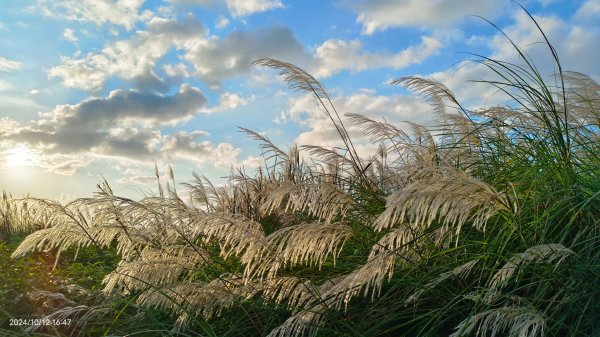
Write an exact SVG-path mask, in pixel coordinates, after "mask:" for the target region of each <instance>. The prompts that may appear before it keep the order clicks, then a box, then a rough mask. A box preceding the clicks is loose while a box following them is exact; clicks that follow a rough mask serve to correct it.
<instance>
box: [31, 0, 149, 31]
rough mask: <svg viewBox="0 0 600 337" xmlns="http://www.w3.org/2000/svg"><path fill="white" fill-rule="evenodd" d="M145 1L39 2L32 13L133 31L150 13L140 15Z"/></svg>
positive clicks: (84, 0)
mask: <svg viewBox="0 0 600 337" xmlns="http://www.w3.org/2000/svg"><path fill="white" fill-rule="evenodd" d="M143 3H144V0H60V1H56V0H38V2H37V5H36V6H34V7H33V8H31V10H32V11H36V12H41V13H42V14H44V15H46V16H49V17H56V18H59V19H64V20H70V21H82V22H91V23H94V24H96V25H98V26H100V25H103V24H112V25H117V26H122V27H124V28H125V29H127V30H131V29H132V28H133V27H134V26H135V24H136V22H137V21H140V20H144V19H147V18H148V17H149V16H150V15H151V14H150V12H147V11H146V12H144V13H141V14H140V13H138V10H139V9H140V7H141V6H142V4H143Z"/></svg>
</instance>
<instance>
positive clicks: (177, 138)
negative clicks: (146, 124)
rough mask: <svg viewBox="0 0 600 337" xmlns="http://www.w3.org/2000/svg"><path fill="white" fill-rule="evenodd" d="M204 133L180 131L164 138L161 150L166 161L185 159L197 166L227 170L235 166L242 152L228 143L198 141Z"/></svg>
mask: <svg viewBox="0 0 600 337" xmlns="http://www.w3.org/2000/svg"><path fill="white" fill-rule="evenodd" d="M206 135H207V133H206V132H204V131H194V132H185V131H180V132H178V133H175V134H172V135H170V136H168V137H166V138H165V142H164V146H163V147H162V148H161V151H162V153H163V154H164V156H165V158H166V159H167V160H170V161H172V160H174V159H187V160H190V161H192V162H195V163H197V164H199V165H205V164H207V163H211V164H212V165H213V166H214V167H220V168H228V167H230V166H231V165H236V164H237V157H238V155H239V154H240V153H241V152H242V150H241V149H239V148H235V147H234V146H233V145H231V144H229V143H219V144H214V143H213V142H210V141H198V140H197V138H199V137H204V136H206Z"/></svg>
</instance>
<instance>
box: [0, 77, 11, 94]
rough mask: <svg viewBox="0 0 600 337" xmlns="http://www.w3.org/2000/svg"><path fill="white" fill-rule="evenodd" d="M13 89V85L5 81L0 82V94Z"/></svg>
mask: <svg viewBox="0 0 600 337" xmlns="http://www.w3.org/2000/svg"><path fill="white" fill-rule="evenodd" d="M12 89H13V85H12V84H11V83H8V82H6V81H3V80H0V92H1V91H11V90H12Z"/></svg>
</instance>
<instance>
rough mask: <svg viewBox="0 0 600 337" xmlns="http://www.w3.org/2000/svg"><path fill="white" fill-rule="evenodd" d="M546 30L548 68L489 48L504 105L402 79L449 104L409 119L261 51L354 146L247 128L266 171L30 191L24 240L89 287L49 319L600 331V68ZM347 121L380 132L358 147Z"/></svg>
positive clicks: (441, 332) (187, 329)
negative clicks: (582, 64) (370, 147)
mask: <svg viewBox="0 0 600 337" xmlns="http://www.w3.org/2000/svg"><path fill="white" fill-rule="evenodd" d="M548 47H550V50H551V54H552V55H553V57H554V60H555V65H556V68H557V69H558V72H557V74H556V75H555V78H554V79H553V80H552V83H554V84H555V85H553V86H550V85H548V84H547V82H546V81H545V80H544V77H543V76H542V74H541V73H540V72H539V71H538V69H537V68H536V66H535V64H534V63H533V62H532V61H531V60H530V59H529V58H528V57H527V56H526V55H525V54H524V53H522V52H521V50H520V49H519V48H518V47H517V46H516V45H515V48H516V50H517V52H518V53H519V54H520V56H521V59H520V63H518V64H511V63H506V62H502V61H498V60H493V59H487V58H482V59H480V62H481V63H482V64H483V65H484V66H486V67H487V68H489V70H490V71H491V72H493V73H494V74H495V75H497V80H495V81H488V82H486V83H488V84H489V85H492V86H495V87H496V88H497V89H498V91H499V92H500V93H503V94H505V95H506V97H507V100H506V104H505V105H503V106H494V107H490V108H482V109H477V110H469V109H467V108H465V107H464V106H462V105H461V104H460V102H459V100H458V98H457V97H455V96H454V94H453V93H452V92H451V91H450V90H449V89H448V88H446V87H445V86H444V85H443V84H441V83H439V82H437V81H435V80H431V79H426V78H419V77H403V78H399V79H397V80H395V81H394V82H393V84H395V85H401V86H403V87H405V88H407V89H409V90H412V91H414V92H416V93H417V94H419V95H422V96H423V97H424V98H425V99H427V100H428V101H429V102H431V104H432V108H433V109H434V110H435V112H436V113H437V115H438V117H439V121H440V122H439V123H438V125H436V126H435V127H433V128H426V127H424V126H420V125H412V132H407V131H406V130H404V129H401V128H400V127H399V126H396V125H392V124H389V123H387V122H385V121H377V120H371V119H369V118H367V117H365V116H362V115H360V114H347V115H345V116H341V115H340V114H339V113H338V112H337V111H336V109H335V106H334V105H333V103H332V101H331V98H330V95H329V92H328V91H327V88H325V87H324V86H323V85H322V84H321V83H320V82H318V81H317V80H316V79H315V78H314V77H312V76H311V75H310V74H307V73H306V72H304V71H303V70H302V69H300V68H298V67H296V66H294V65H292V64H289V63H285V62H282V61H278V60H272V59H260V60H257V61H255V65H257V66H267V67H271V68H274V69H277V70H279V71H280V73H281V75H282V77H283V79H284V80H285V81H287V82H288V83H289V85H290V87H291V88H293V89H295V90H299V91H303V92H308V93H311V94H312V95H313V96H314V98H315V100H316V102H317V104H319V105H320V107H321V108H322V110H323V113H324V114H325V115H326V116H327V117H328V118H329V119H330V121H331V123H332V125H333V126H334V127H335V130H336V131H337V133H338V134H339V137H340V140H341V142H342V144H343V148H342V149H341V150H340V149H329V148H325V147H320V146H315V145H305V146H301V147H297V146H292V147H291V148H290V149H289V150H284V149H282V148H281V147H278V146H277V145H275V144H273V143H272V142H271V141H270V140H269V139H267V138H266V137H265V136H263V135H261V134H259V133H256V132H253V131H250V130H246V129H243V130H244V131H245V132H246V133H248V134H249V135H250V136H251V137H253V138H255V139H257V140H258V141H259V142H260V146H261V148H262V150H263V153H264V157H265V165H264V166H263V167H261V168H259V169H258V171H257V172H256V174H251V175H249V174H247V173H245V171H244V170H241V169H240V170H238V171H236V172H233V173H232V174H231V177H230V182H229V183H228V184H226V185H224V186H214V185H213V184H212V183H211V182H210V181H209V180H207V179H205V178H203V177H201V176H195V180H194V181H192V182H190V183H189V184H186V188H187V193H185V194H180V193H178V192H177V191H176V189H175V182H174V178H173V174H172V172H171V175H170V178H171V182H169V183H167V184H165V185H162V184H160V183H159V194H158V195H157V196H151V197H147V198H145V199H143V200H139V201H136V200H130V199H127V198H123V197H119V196H117V195H114V193H113V192H112V190H111V188H110V186H109V185H108V184H107V183H105V182H103V183H101V184H99V191H98V193H97V194H96V195H95V196H94V197H93V198H89V199H80V200H76V201H74V202H71V203H69V204H67V205H61V204H58V203H55V202H50V201H45V200H29V201H28V202H29V203H30V205H35V206H34V208H32V209H36V210H38V211H37V212H38V213H39V214H44V216H45V217H46V218H45V219H46V220H45V222H44V223H45V224H47V225H45V226H44V227H39V228H37V227H35V226H33V225H31V224H32V223H33V222H31V221H33V220H31V221H30V222H29V223H27V222H26V221H25V222H23V221H22V220H16V219H17V217H15V218H14V219H13V218H11V220H3V219H5V218H2V219H0V220H1V221H5V222H3V223H6V224H5V225H4V226H5V228H7V230H6V233H12V232H14V228H19V226H15V225H8V223H9V221H13V222H16V221H18V223H19V224H23V225H22V226H24V227H23V228H25V227H26V228H28V230H27V231H29V232H31V234H29V235H28V236H27V237H26V238H25V239H24V240H23V241H22V242H21V243H20V245H19V246H18V247H17V248H16V249H15V250H14V251H13V252H12V256H13V257H14V258H15V259H17V261H20V260H19V259H20V258H22V257H23V256H27V255H28V254H31V253H32V252H39V251H42V252H51V253H52V254H54V255H55V256H57V259H58V256H62V257H61V258H60V259H59V261H58V262H57V263H56V265H57V267H58V268H57V269H58V271H59V273H60V271H61V270H62V273H63V274H62V278H63V280H65V281H63V282H64V283H68V282H71V283H73V284H77V285H78V286H79V287H82V289H84V290H85V292H86V294H87V295H85V296H84V295H80V297H79V298H78V302H77V303H74V302H73V303H72V301H71V300H69V302H66V303H64V304H63V305H62V306H61V307H60V308H57V310H54V311H52V312H45V313H44V315H47V317H50V318H70V319H72V320H73V323H72V324H71V325H69V326H66V327H61V328H60V329H57V330H56V331H53V332H52V333H58V334H62V335H65V336H67V335H78V336H95V335H99V334H104V335H113V334H115V335H124V334H131V335H134V333H137V334H136V335H147V336H153V335H156V334H164V335H173V336H180V335H181V336H266V335H268V336H272V337H276V336H305V335H311V336H312V335H317V336H453V337H458V336H483V337H485V336H490V337H491V336H498V337H499V336H515V337H516V336H519V337H526V336H527V337H534V336H557V337H558V336H600V327H599V326H598V322H600V282H598V280H599V277H600V261H599V259H600V233H599V231H600V222H599V220H598V219H600V156H599V154H600V139H599V138H600V125H599V122H600V85H599V84H598V83H596V82H595V81H594V80H592V79H591V78H590V77H588V76H586V75H584V74H579V73H572V72H565V71H563V70H562V68H561V65H560V63H559V60H558V57H557V56H556V54H555V53H554V50H553V49H552V47H551V45H550V44H549V43H548ZM348 123H353V124H354V125H357V126H359V127H361V128H362V129H363V130H364V133H365V134H366V135H368V136H369V137H370V139H371V141H372V142H373V143H374V144H376V145H378V149H379V150H378V152H377V153H375V154H373V155H372V156H370V157H366V158H365V157H364V156H363V157H361V156H360V154H359V152H358V151H357V150H356V147H355V144H354V140H353V139H352V138H351V137H350V135H349V133H348V131H347V130H348V129H347V125H348ZM303 158H310V159H306V160H305V159H303ZM183 195H185V196H186V197H183ZM20 207H21V206H20ZM30 207H32V206H30ZM19 209H21V208H19ZM40 212H41V213H40ZM11 214H12V213H11ZM27 214H29V213H27ZM36 214H37V213H36ZM6 219H8V218H6ZM26 223H27V224H26ZM8 228H11V229H10V230H8ZM0 248H1V247H0ZM100 252H104V253H100ZM61 253H62V255H61ZM78 254H83V255H80V256H78ZM86 254H87V255H86ZM103 254H104V255H103ZM81 256H88V259H89V258H91V256H101V258H100V259H99V260H96V261H95V262H98V261H100V262H101V263H100V264H94V265H96V266H97V267H90V266H89V264H81V263H80V264H74V263H73V262H71V261H81ZM61 259H62V260H61ZM85 260H87V259H85V258H84V261H85ZM76 263H79V262H76ZM107 266H108V268H107ZM86 268H91V269H86ZM79 270H80V273H82V274H86V275H87V274H89V275H92V276H93V277H91V278H90V279H85V278H82V277H80V276H81V275H78V272H79ZM104 274H106V275H105V276H103V277H102V275H104ZM101 277H102V280H101V281H100V278H101ZM96 288H98V289H99V288H102V289H101V293H99V292H97V291H95V290H96ZM86 289H87V290H86ZM56 291H59V290H56ZM42 330H43V329H42ZM42 330H39V329H38V331H42ZM28 331H32V332H34V331H36V329H35V327H32V328H30V329H29V330H28Z"/></svg>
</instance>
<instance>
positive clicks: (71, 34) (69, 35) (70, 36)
mask: <svg viewBox="0 0 600 337" xmlns="http://www.w3.org/2000/svg"><path fill="white" fill-rule="evenodd" d="M63 37H64V38H65V40H67V41H69V42H77V41H78V39H77V36H75V31H73V30H72V29H71V28H66V29H65V31H64V32H63Z"/></svg>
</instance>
